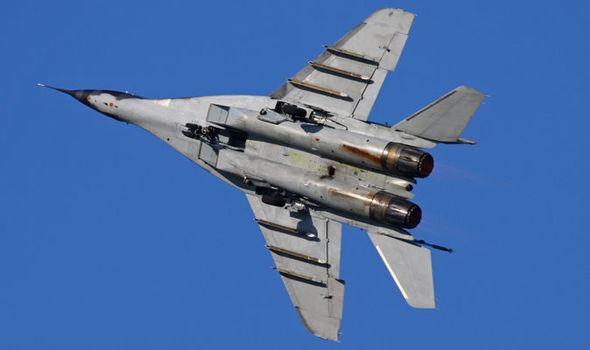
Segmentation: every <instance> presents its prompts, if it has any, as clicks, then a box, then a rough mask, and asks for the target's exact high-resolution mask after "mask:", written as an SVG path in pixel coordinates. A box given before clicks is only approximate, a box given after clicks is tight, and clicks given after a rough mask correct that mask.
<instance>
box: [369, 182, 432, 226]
mask: <svg viewBox="0 0 590 350" xmlns="http://www.w3.org/2000/svg"><path fill="white" fill-rule="evenodd" d="M369 215H370V217H371V219H373V220H375V221H379V222H383V223H385V224H388V225H392V226H401V227H405V228H414V227H416V226H418V224H419V223H420V220H421V219H422V210H421V209H420V207H419V206H417V205H416V204H414V203H412V202H410V201H408V200H405V199H403V198H400V197H397V196H394V195H392V194H390V193H387V192H384V191H381V192H377V194H375V196H374V197H373V200H372V201H371V205H370V208H369Z"/></svg>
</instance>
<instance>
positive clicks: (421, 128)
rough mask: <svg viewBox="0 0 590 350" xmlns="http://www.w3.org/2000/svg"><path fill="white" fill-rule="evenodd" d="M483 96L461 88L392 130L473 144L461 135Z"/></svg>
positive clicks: (477, 92)
mask: <svg viewBox="0 0 590 350" xmlns="http://www.w3.org/2000/svg"><path fill="white" fill-rule="evenodd" d="M484 97H485V95H484V94H482V93H481V92H479V91H477V90H474V89H472V88H470V87H467V86H459V87H458V88H456V89H455V90H453V91H451V92H449V93H448V94H446V95H444V96H443V97H441V98H439V99H438V100H436V101H435V102H433V103H431V104H429V105H428V106H426V107H424V108H422V109H421V110H419V111H418V112H416V113H414V114H412V115H411V116H409V117H407V118H406V119H404V120H402V121H401V122H399V123H398V124H397V125H395V126H394V127H393V128H394V129H396V130H400V131H404V132H406V133H408V134H411V135H414V136H418V137H422V138H425V139H429V140H433V141H438V142H447V143H470V142H464V139H461V138H460V136H461V133H462V132H463V130H464V129H465V127H466V126H467V123H469V121H470V120H471V117H472V116H473V113H475V111H476V110H477V108H478V107H479V105H480V104H481V101H483V99H484ZM471 142H473V141H471Z"/></svg>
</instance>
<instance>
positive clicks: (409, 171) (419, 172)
mask: <svg viewBox="0 0 590 350" xmlns="http://www.w3.org/2000/svg"><path fill="white" fill-rule="evenodd" d="M381 165H382V167H383V169H387V170H389V171H391V172H394V173H401V174H403V175H408V176H411V177H427V176H428V175H430V173H431V172H432V169H433V168H434V159H433V158H432V156H431V155H430V153H426V152H424V151H421V150H419V149H416V148H414V147H411V146H406V145H402V144H399V143H394V142H390V143H388V144H387V146H386V147H385V149H384V150H383V156H382V158H381Z"/></svg>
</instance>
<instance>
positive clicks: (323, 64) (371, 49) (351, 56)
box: [271, 8, 414, 120]
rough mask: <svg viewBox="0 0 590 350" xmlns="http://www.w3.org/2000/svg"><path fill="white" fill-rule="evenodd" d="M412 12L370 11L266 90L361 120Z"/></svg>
mask: <svg viewBox="0 0 590 350" xmlns="http://www.w3.org/2000/svg"><path fill="white" fill-rule="evenodd" d="M413 20H414V14H412V13H409V12H405V11H403V10H400V9H393V8H384V9H381V10H378V11H376V12H374V13H373V14H372V15H370V16H369V17H368V18H367V19H365V20H364V21H363V22H362V23H361V24H359V25H358V26H356V27H355V28H354V29H353V30H351V31H350V32H349V33H348V34H346V35H345V36H344V37H343V38H341V39H340V40H338V41H337V42H336V43H335V44H334V45H332V46H326V49H327V50H326V51H325V52H324V53H322V54H321V55H320V56H319V57H318V58H316V59H315V60H314V61H312V62H309V63H308V64H307V65H306V66H305V67H304V68H303V69H302V70H300V71H299V72H298V73H297V74H296V75H295V76H293V78H291V79H289V80H288V81H287V82H286V83H285V84H283V85H282V86H281V87H280V88H278V89H277V90H276V91H275V92H273V93H272V94H271V97H272V98H274V99H280V100H284V101H291V102H294V103H299V104H303V105H307V106H309V107H312V108H314V107H315V108H319V109H322V110H326V111H330V112H335V113H338V114H341V115H344V116H351V117H354V118H356V119H360V120H367V118H368V116H369V113H370V112H371V109H372V108H373V104H374V103H375V100H376V98H377V95H378V94H379V90H380V89H381V86H382V84H383V81H384V80H385V77H386V75H387V72H388V71H393V70H394V69H395V67H396V65H397V62H398V60H399V57H400V55H401V53H402V50H403V48H404V45H405V43H406V40H407V38H408V32H409V30H410V27H411V26H412V22H413Z"/></svg>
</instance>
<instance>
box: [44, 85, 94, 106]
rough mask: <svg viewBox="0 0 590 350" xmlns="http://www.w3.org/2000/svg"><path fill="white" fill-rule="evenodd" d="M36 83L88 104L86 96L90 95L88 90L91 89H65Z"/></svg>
mask: <svg viewBox="0 0 590 350" xmlns="http://www.w3.org/2000/svg"><path fill="white" fill-rule="evenodd" d="M37 85H38V86H41V87H46V88H49V89H53V90H56V91H60V92H63V93H64V94H68V95H70V96H72V97H73V98H75V99H76V100H78V101H80V102H82V103H84V104H85V105H89V104H88V96H89V95H90V92H92V90H67V89H61V88H56V87H53V86H49V85H45V84H41V83H37Z"/></svg>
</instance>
